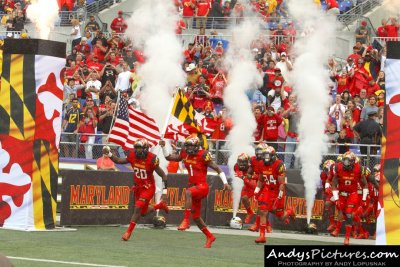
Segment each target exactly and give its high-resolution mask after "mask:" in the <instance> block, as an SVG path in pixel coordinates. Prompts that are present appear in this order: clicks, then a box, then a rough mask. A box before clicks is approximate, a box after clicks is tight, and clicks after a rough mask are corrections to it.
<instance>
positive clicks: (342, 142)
mask: <svg viewBox="0 0 400 267" xmlns="http://www.w3.org/2000/svg"><path fill="white" fill-rule="evenodd" d="M351 140H352V139H351V138H349V137H347V135H346V130H345V129H342V130H341V131H340V132H339V136H338V138H337V139H336V145H337V147H338V151H337V152H338V153H339V154H344V153H346V152H347V151H349V150H350V146H349V145H350V144H351V143H352V141H351Z"/></svg>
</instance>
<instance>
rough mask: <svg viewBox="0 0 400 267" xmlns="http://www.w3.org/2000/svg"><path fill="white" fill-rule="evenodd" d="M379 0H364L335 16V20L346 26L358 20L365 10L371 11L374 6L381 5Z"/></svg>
mask: <svg viewBox="0 0 400 267" xmlns="http://www.w3.org/2000/svg"><path fill="white" fill-rule="evenodd" d="M381 4H382V1H381V0H364V1H363V2H361V3H359V4H358V5H356V6H355V7H353V8H352V9H350V10H349V11H347V12H346V13H344V14H340V15H338V16H337V20H338V21H340V22H342V23H343V24H344V25H345V26H346V27H347V26H348V25H350V24H351V23H353V22H354V21H356V20H358V19H359V18H360V17H362V16H363V15H364V14H366V13H367V12H369V11H371V10H372V9H373V8H374V7H376V6H378V5H381Z"/></svg>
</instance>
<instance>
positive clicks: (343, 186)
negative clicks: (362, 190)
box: [334, 162, 362, 193]
mask: <svg viewBox="0 0 400 267" xmlns="http://www.w3.org/2000/svg"><path fill="white" fill-rule="evenodd" d="M334 170H335V175H336V176H337V178H338V189H339V191H341V192H342V191H343V192H347V193H353V192H357V189H358V184H359V182H360V180H361V174H362V171H361V166H360V164H358V163H355V164H354V167H353V169H352V170H345V169H344V167H343V163H342V162H339V163H338V164H337V165H336V167H335V169H334Z"/></svg>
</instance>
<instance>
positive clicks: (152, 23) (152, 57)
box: [127, 0, 185, 196]
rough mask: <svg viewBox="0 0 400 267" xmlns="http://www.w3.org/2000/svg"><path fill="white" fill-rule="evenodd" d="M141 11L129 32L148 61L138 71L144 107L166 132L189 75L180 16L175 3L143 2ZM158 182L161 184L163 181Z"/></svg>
mask: <svg viewBox="0 0 400 267" xmlns="http://www.w3.org/2000/svg"><path fill="white" fill-rule="evenodd" d="M137 7H138V8H137V9H135V11H134V13H133V15H132V17H131V19H130V20H129V21H128V30H127V32H128V35H129V37H130V38H131V39H132V40H133V43H134V45H135V47H136V48H139V49H141V50H142V51H143V55H144V57H145V60H146V62H145V63H144V64H143V65H141V66H139V68H138V70H137V72H138V76H140V77H141V78H142V83H143V89H142V92H141V93H140V94H139V98H140V103H141V107H142V109H144V110H145V112H146V113H147V114H148V115H149V116H151V117H153V118H154V119H155V121H156V122H157V124H158V127H159V129H160V131H162V130H163V127H164V124H165V119H166V118H167V116H168V112H170V111H169V106H170V103H171V100H172V94H173V92H174V91H175V88H176V86H181V85H184V84H185V73H184V72H183V70H182V67H181V65H180V63H181V62H182V61H183V59H182V48H181V45H180V42H179V40H178V38H177V36H176V34H175V27H176V22H177V20H178V14H177V12H176V10H175V7H174V5H173V2H172V1H171V0H170V1H159V0H141V1H138V3H137ZM162 134H163V133H162ZM159 158H160V165H161V167H162V168H163V169H164V170H165V169H166V166H167V162H166V160H165V159H164V157H163V156H161V157H159ZM157 180H158V183H157V184H160V179H157ZM157 187H158V188H159V186H157ZM157 196H158V194H157Z"/></svg>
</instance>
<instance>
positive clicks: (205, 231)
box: [201, 226, 213, 238]
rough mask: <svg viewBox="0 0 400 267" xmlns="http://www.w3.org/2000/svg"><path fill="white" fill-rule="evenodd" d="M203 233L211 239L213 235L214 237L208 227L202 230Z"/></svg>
mask: <svg viewBox="0 0 400 267" xmlns="http://www.w3.org/2000/svg"><path fill="white" fill-rule="evenodd" d="M201 231H202V232H203V234H205V235H206V237H209V238H211V237H212V236H213V235H212V233H211V232H210V231H208V228H207V226H206V227H204V228H203V229H201Z"/></svg>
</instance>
